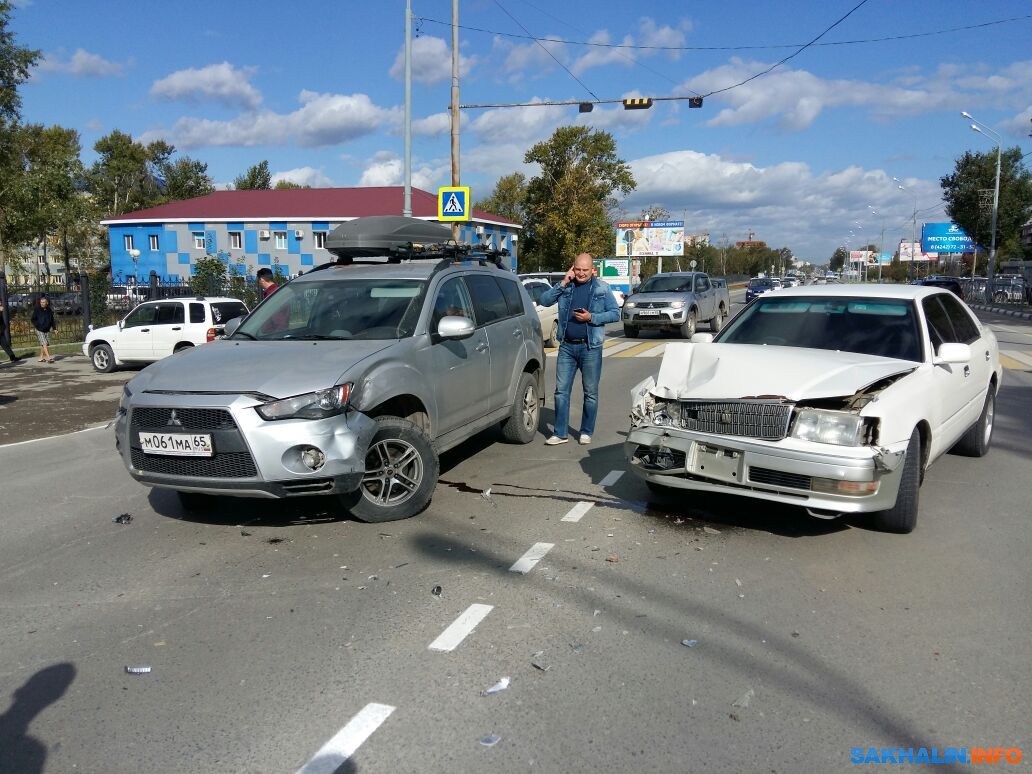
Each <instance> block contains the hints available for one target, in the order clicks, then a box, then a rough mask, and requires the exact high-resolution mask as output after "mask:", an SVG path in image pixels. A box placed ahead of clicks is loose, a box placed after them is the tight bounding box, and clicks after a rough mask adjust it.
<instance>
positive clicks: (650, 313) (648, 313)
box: [638, 309, 659, 317]
mask: <svg viewBox="0 0 1032 774" xmlns="http://www.w3.org/2000/svg"><path fill="white" fill-rule="evenodd" d="M638 316H639V317H659V310H658V309H642V310H641V311H639V312H638Z"/></svg>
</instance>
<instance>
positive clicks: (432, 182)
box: [358, 151, 451, 191]
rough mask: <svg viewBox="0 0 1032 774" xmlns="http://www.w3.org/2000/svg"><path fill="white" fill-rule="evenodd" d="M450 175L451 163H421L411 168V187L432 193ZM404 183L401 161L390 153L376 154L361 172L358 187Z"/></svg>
mask: <svg viewBox="0 0 1032 774" xmlns="http://www.w3.org/2000/svg"><path fill="white" fill-rule="evenodd" d="M450 173H451V162H448V163H446V164H434V163H429V164H427V163H423V164H420V165H418V166H413V168H412V186H413V187H414V188H422V189H423V190H425V191H434V190H436V189H437V187H438V186H439V185H441V183H442V181H443V180H444V179H445V176H446V175H448V174H450ZM404 182H405V169H404V166H403V163H402V160H401V159H400V158H398V156H397V155H396V154H395V153H392V152H391V151H380V152H378V153H376V154H375V155H374V156H373V157H372V158H371V159H370V160H369V163H368V164H367V165H366V168H365V169H364V170H363V171H362V177H361V178H360V179H359V181H358V185H359V186H392V185H402V184H404Z"/></svg>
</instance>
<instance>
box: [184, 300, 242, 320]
mask: <svg viewBox="0 0 1032 774" xmlns="http://www.w3.org/2000/svg"><path fill="white" fill-rule="evenodd" d="M245 314H247V307H246V306H244V305H243V303H242V302H240V301H219V302H217V303H214V304H212V305H211V319H212V321H213V322H215V323H217V324H219V325H225V324H226V323H227V322H229V321H230V320H232V319H233V318H234V317H243V316H244V315H245ZM192 316H193V315H191V317H192Z"/></svg>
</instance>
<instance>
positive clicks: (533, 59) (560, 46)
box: [491, 35, 569, 79]
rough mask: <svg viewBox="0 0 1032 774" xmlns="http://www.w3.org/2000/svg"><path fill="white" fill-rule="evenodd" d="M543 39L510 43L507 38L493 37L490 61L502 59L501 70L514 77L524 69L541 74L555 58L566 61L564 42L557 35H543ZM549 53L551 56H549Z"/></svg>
mask: <svg viewBox="0 0 1032 774" xmlns="http://www.w3.org/2000/svg"><path fill="white" fill-rule="evenodd" d="M542 37H543V38H544V39H543V40H541V41H540V45H539V43H538V42H532V43H526V44H522V43H510V42H509V41H508V40H506V39H504V38H501V37H495V39H494V42H493V44H492V48H493V50H492V56H491V59H492V61H498V60H502V66H501V72H502V73H503V74H505V75H508V76H514V78H515V79H518V77H519V76H520V75H521V74H522V73H523V72H524V71H525V70H533V71H534V72H535V74H536V75H538V76H541V75H543V74H544V73H545V72H547V71H548V70H550V69H551V68H552V67H554V66H555V60H554V59H553V58H552V57H553V56H554V57H555V59H558V60H559V61H560V62H566V61H567V60H568V59H569V55H568V54H567V50H566V44H565V43H561V42H559V40H558V36H557V35H544V36H542ZM546 49H547V50H546ZM549 53H551V54H552V56H549Z"/></svg>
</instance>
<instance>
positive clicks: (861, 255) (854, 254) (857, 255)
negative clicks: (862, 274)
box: [849, 250, 875, 264]
mask: <svg viewBox="0 0 1032 774" xmlns="http://www.w3.org/2000/svg"><path fill="white" fill-rule="evenodd" d="M874 256H875V253H874V251H873V250H850V251H849V262H850V263H851V264H852V263H874Z"/></svg>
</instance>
